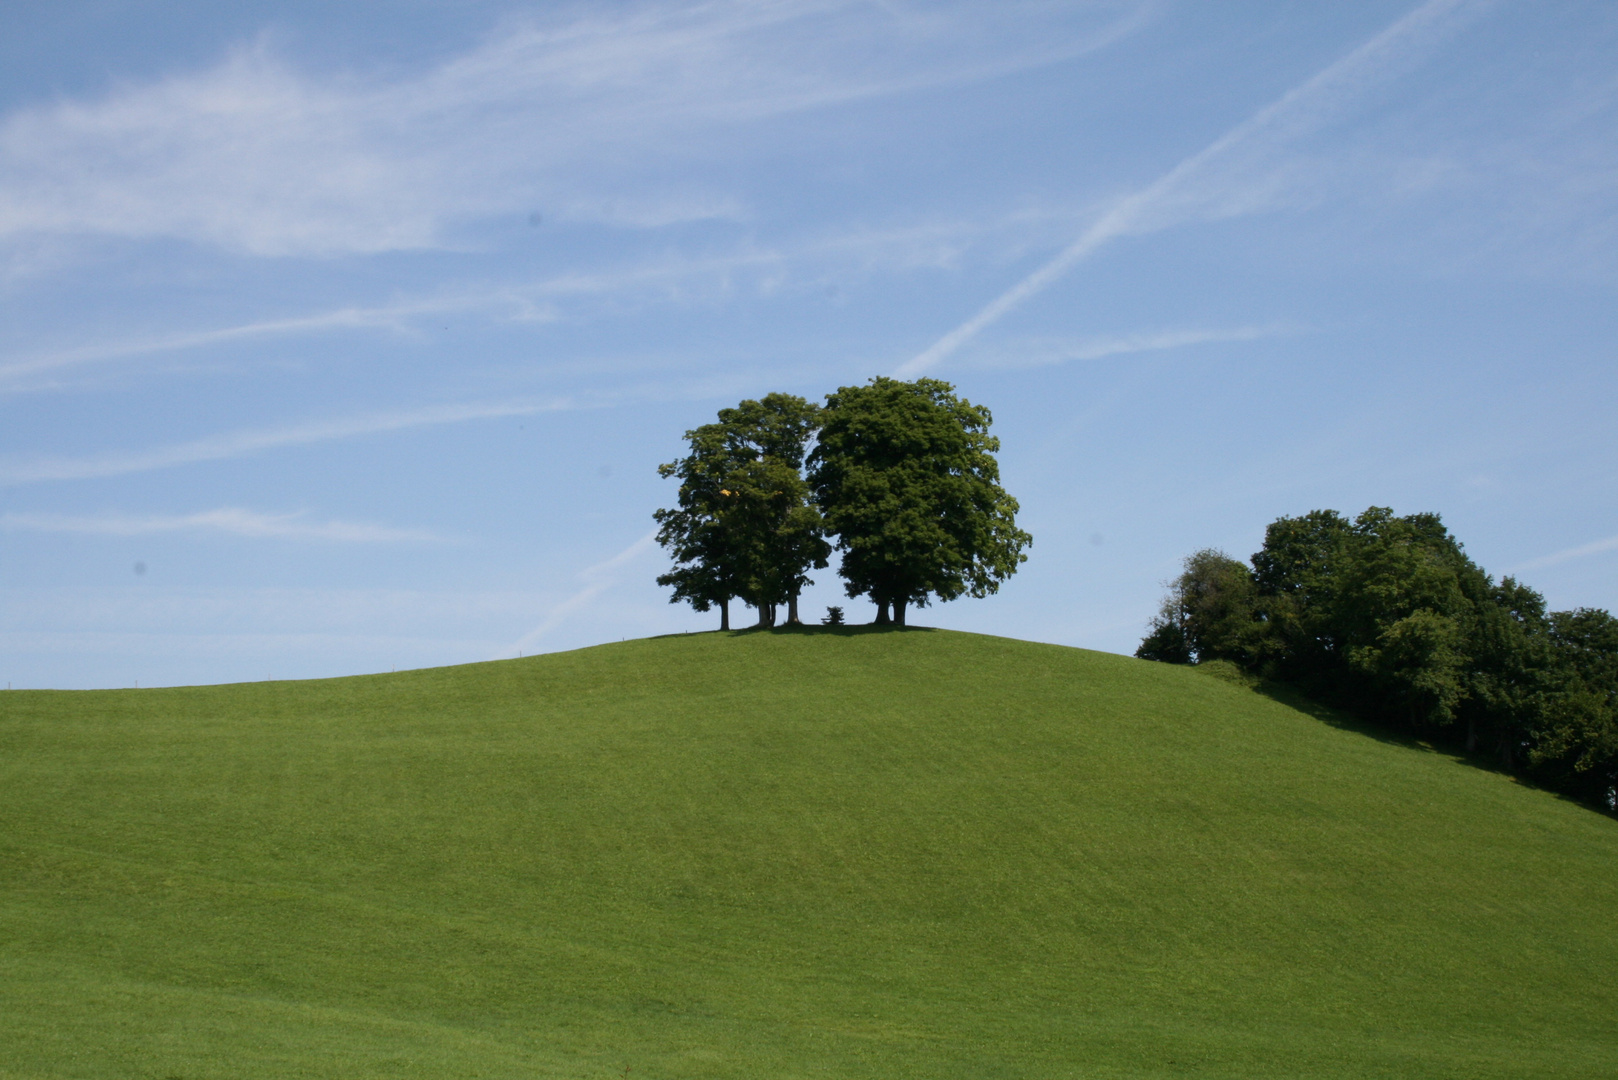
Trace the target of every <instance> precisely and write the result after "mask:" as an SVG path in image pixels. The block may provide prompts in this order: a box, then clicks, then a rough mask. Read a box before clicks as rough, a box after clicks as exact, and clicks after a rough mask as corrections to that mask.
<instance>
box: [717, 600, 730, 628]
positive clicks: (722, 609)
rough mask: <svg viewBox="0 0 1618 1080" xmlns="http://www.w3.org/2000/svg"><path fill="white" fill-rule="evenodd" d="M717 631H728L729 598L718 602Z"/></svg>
mask: <svg viewBox="0 0 1618 1080" xmlns="http://www.w3.org/2000/svg"><path fill="white" fill-rule="evenodd" d="M719 629H721V630H729V629H730V597H728V596H727V597H725V598H724V599H723V600H721V601H719Z"/></svg>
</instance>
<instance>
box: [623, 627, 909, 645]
mask: <svg viewBox="0 0 1618 1080" xmlns="http://www.w3.org/2000/svg"><path fill="white" fill-rule="evenodd" d="M697 633H699V634H727V635H729V636H730V637H752V636H753V635H754V634H788V635H793V636H798V637H814V636H817V635H824V636H828V637H863V636H865V635H867V634H933V633H937V630H936V629H935V628H934V627H931V626H892V625H889V626H876V625H874V624H871V623H863V624H860V625H857V626H848V625H846V624H845V625H843V626H821V625H816V624H813V623H803V624H801V625H798V626H742V627H737V628H736V629H734V630H699V631H697ZM687 636H690V635H689V634H659V635H657V636H656V637H653V638H648V639H647V640H649V641H661V640H662V639H663V638H676V637H687Z"/></svg>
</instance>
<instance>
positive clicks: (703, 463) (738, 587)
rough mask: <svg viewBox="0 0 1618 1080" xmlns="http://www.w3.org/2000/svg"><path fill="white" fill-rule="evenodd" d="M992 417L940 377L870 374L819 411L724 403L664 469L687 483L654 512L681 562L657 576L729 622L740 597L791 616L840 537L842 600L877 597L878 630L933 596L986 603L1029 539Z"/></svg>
mask: <svg viewBox="0 0 1618 1080" xmlns="http://www.w3.org/2000/svg"><path fill="white" fill-rule="evenodd" d="M990 422H991V417H990V414H989V410H988V409H986V408H983V407H982V406H978V405H973V404H971V403H970V402H967V401H965V400H962V399H960V398H958V397H956V396H955V394H954V388H953V387H951V386H950V385H949V384H948V383H945V382H940V381H938V380H936V379H919V380H917V381H915V382H908V383H907V382H899V381H897V380H894V379H888V378H876V379H872V380H871V382H870V383H869V384H867V385H865V386H857V387H847V386H845V387H842V388H841V389H839V390H838V391H837V392H835V393H833V394H829V395H827V398H826V404H825V406H824V407H817V406H815V405H812V404H810V403H809V402H807V401H805V400H804V399H802V398H798V397H793V396H791V395H788V394H770V395H767V396H766V397H763V398H761V399H759V400H757V401H752V400H749V401H743V402H742V403H741V404H739V405H737V406H736V407H734V408H729V409H721V410H720V411H719V416H718V420H717V421H716V422H715V423H712V424H705V425H703V426H701V427H698V428H694V429H692V430H691V431H688V432H686V441H687V444H688V446H689V447H690V452H689V453H688V454H687V455H686V456H685V457H684V458H682V459H680V460H679V461H674V462H670V463H668V464H665V465H660V466H659V467H658V472H659V474H660V475H662V476H664V477H675V478H678V479H679V481H680V490H679V496H678V505H677V506H676V507H675V508H673V509H667V510H659V511H657V513H656V515H655V517H656V520H657V522H658V524H659V526H660V528H659V531H658V542H659V543H660V544H662V545H663V546H664V547H665V548H667V549H668V551H669V554H670V556H671V557H672V558H673V560H674V563H675V566H674V569H672V570H671V571H669V572H668V573H666V574H664V575H662V576H661V577H659V578H658V583H659V584H660V585H667V586H672V587H673V590H674V593H673V596H672V597H671V600H672V601H673V602H676V603H677V602H682V601H684V602H688V603H690V604H691V605H692V606H693V607H694V608H696V610H698V611H707V610H708V609H709V608H710V607H713V606H718V607H720V609H721V612H722V615H721V627H722V628H725V629H728V628H729V626H730V617H729V607H728V604H729V601H730V600H731V599H732V598H738V597H739V598H741V599H742V600H744V601H745V602H747V603H748V604H751V605H753V606H754V607H756V608H757V609H758V611H759V625H761V626H769V625H773V623H774V612H775V608H776V606H777V605H779V604H783V603H784V604H786V605H788V622H797V621H798V613H797V597H798V594H799V592H800V591H801V590H802V588H803V587H804V586H805V585H808V584H812V581H811V579H810V578H809V577H808V573H809V571H810V570H812V569H815V568H819V567H824V566H826V565H827V562H828V558H829V556H830V553H831V550H832V545H831V543H829V542H828V540H827V536H828V535H832V536H835V540H836V547H837V549H838V550H840V551H841V552H842V553H843V558H842V566H841V569H840V570H839V573H840V574H841V575H842V577H843V578H844V582H845V587H846V591H847V593H848V595H849V596H860V595H869V596H870V597H871V599H872V600H873V601H875V603H876V604H877V621H878V622H879V623H886V622H888V621H889V612H890V611H891V612H892V613H893V616H894V621H896V622H898V623H899V624H900V625H903V623H904V617H905V609H906V607H907V606H908V605H911V604H914V605H918V606H919V605H924V604H926V603H928V602H929V600H930V599H931V598H935V597H936V598H937V599H939V600H953V599H955V598H956V597H959V596H963V595H964V596H985V595H988V594H989V593H992V592H994V591H996V590H997V589H998V588H999V585H1000V582H1001V581H1003V580H1004V579H1005V578H1007V577H1009V576H1010V575H1011V574H1013V573H1015V572H1016V569H1017V566H1018V565H1019V564H1020V563H1022V562H1023V561H1024V560H1025V559H1026V556H1025V555H1024V554H1023V549H1024V548H1025V547H1027V546H1028V544H1029V543H1030V538H1029V536H1028V534H1027V533H1025V532H1023V531H1021V530H1020V529H1018V528H1017V527H1016V522H1015V514H1016V511H1017V502H1016V500H1015V499H1013V498H1011V496H1009V495H1008V494H1006V492H1005V491H1004V489H1002V488H1001V487H1000V483H999V480H1000V476H999V467H998V465H997V463H996V462H995V458H994V454H995V452H996V451H998V450H999V447H1000V444H999V440H997V439H995V438H994V437H993V436H991V435H989V434H988V428H989V424H990ZM813 439H818V441H816V442H815V445H814V448H813V450H812V451H811V450H810V449H809V446H810V442H811V440H813ZM806 465H807V466H808V467H809V474H808V476H807V477H806V476H805V475H804V471H803V470H804V467H805V466H806Z"/></svg>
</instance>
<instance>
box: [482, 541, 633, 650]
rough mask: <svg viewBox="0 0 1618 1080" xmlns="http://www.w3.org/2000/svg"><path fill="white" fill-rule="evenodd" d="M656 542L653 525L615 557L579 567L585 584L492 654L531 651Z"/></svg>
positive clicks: (605, 588) (609, 585)
mask: <svg viewBox="0 0 1618 1080" xmlns="http://www.w3.org/2000/svg"><path fill="white" fill-rule="evenodd" d="M656 546H657V530H656V529H653V530H652V531H651V532H649V533H647V534H646V535H645V536H643V537H641V538H640V539H639V540H636V541H635V542H634V543H633V544H630V545H629V546H628V547H626V548H624V550H622V551H620V552H619V553H618V554H616V555H614V556H613V557H612V558H610V559H605V560H603V561H601V562H598V563H596V564H595V565H594V566H590V567H587V568H586V569H584V570H582V571H580V572H579V577H580V578H581V579H582V580H583V581H584V582H585V585H584V587H583V588H581V589H579V591H578V592H576V593H574V594H573V595H571V596H569V597H568V598H567V599H565V600H563V601H561V602H559V603H558V604H556V605H555V606H554V607H552V608H551V609H550V611H548V612H546V613H545V618H544V619H543V620H541V621H540V623H539V625H538V626H536V627H534V628H533V629H532V630H530V631H528V633H526V634H524V635H523V636H522V637H520V638H518V639H517V640H516V641H514V642H512V644H511V647H510V648H508V649H506V650H505V651H504V652H501V653H500V654H499V655H497V656H493V657H490V659H493V660H500V659H504V658H506V657H509V656H516V655H519V654H521V653H525V652H532V651H533V649H534V646H535V645H537V644H538V643H539V642H540V641H541V640H543V639H544V637H545V635H547V634H549V633H550V632H551V631H553V630H555V629H556V628H557V627H558V626H561V625H562V624H563V623H564V622H566V621H567V620H568V618H570V617H571V616H572V615H574V614H575V613H577V612H579V611H581V610H583V609H584V608H585V607H586V606H587V605H589V604H590V603H591V602H592V601H594V600H595V599H596V597H598V596H600V595H601V594H602V593H604V592H606V591H607V590H608V589H610V588H612V587H613V586H614V585H616V584H617V583H618V580H619V578H620V576H621V571H623V570H624V569H626V568H627V567H629V566H631V565H633V564H634V563H635V562H636V561H638V560H639V559H641V558H643V557H644V556H646V555H647V554H649V553H650V552H651V551H652V550H653V548H655V547H656Z"/></svg>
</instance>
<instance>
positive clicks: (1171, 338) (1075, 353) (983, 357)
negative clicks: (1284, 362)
mask: <svg viewBox="0 0 1618 1080" xmlns="http://www.w3.org/2000/svg"><path fill="white" fill-rule="evenodd" d="M1294 332H1295V331H1294V330H1292V329H1290V328H1288V327H1286V326H1279V325H1270V326H1236V327H1228V328H1224V329H1195V330H1150V331H1145V332H1142V333H1136V334H1114V335H1106V336H1098V337H1084V338H1076V339H1075V338H1029V339H1022V340H1016V341H1006V342H998V343H996V344H995V345H993V346H991V347H988V348H984V349H980V350H978V351H976V352H974V353H973V354H972V355H971V356H970V357H967V358H965V360H964V361H963V362H965V363H969V364H971V365H973V366H977V367H994V368H1013V367H1045V366H1048V365H1051V364H1065V363H1068V362H1070V361H1074V360H1080V361H1082V360H1102V359H1105V358H1106V357H1109V356H1127V355H1129V354H1131V353H1144V352H1163V351H1165V350H1168V349H1183V348H1188V347H1190V346H1194V345H1212V344H1217V343H1220V342H1232V341H1258V340H1261V339H1263V338H1272V337H1279V336H1280V335H1282V334H1287V333H1294Z"/></svg>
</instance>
